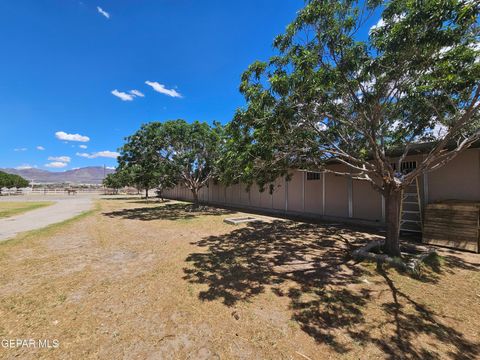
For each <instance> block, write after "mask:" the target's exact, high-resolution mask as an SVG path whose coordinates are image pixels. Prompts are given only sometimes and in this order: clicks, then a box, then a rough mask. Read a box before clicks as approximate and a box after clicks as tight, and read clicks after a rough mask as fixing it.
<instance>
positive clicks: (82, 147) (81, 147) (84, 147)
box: [78, 145, 88, 149]
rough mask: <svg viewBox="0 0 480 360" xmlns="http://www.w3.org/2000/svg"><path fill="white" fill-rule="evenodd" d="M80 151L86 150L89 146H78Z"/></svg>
mask: <svg viewBox="0 0 480 360" xmlns="http://www.w3.org/2000/svg"><path fill="white" fill-rule="evenodd" d="M78 147H79V148H80V149H86V148H87V147H88V146H87V145H78Z"/></svg>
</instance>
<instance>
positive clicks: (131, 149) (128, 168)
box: [118, 122, 177, 199]
mask: <svg viewBox="0 0 480 360" xmlns="http://www.w3.org/2000/svg"><path fill="white" fill-rule="evenodd" d="M163 129H164V125H163V124H162V123H158V122H153V123H149V124H144V125H142V126H141V128H140V129H139V130H138V131H137V132H135V134H133V135H131V136H129V137H127V138H126V143H125V144H124V145H123V147H122V148H121V149H120V157H119V159H118V160H119V168H118V172H119V174H123V175H121V177H122V179H123V180H122V181H123V182H124V181H125V177H128V179H129V180H128V182H129V185H133V186H136V187H138V188H141V189H144V190H145V196H146V198H147V199H148V191H149V189H154V188H160V189H162V190H163V189H167V188H170V187H172V186H174V185H175V184H176V179H177V174H176V173H174V168H173V167H172V166H171V164H170V162H169V161H167V160H166V159H165V158H164V157H163V156H162V153H161V149H164V148H166V143H165V137H164V136H163ZM126 174H128V175H126Z"/></svg>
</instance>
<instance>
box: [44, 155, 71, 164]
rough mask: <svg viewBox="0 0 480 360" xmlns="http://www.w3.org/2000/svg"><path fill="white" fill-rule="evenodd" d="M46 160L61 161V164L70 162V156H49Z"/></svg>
mask: <svg viewBox="0 0 480 360" xmlns="http://www.w3.org/2000/svg"><path fill="white" fill-rule="evenodd" d="M48 160H50V161H61V162H66V163H68V162H70V160H72V159H71V158H70V156H49V157H48Z"/></svg>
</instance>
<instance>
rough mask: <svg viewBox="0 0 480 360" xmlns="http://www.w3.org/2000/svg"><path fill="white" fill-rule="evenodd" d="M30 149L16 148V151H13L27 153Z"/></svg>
mask: <svg viewBox="0 0 480 360" xmlns="http://www.w3.org/2000/svg"><path fill="white" fill-rule="evenodd" d="M27 150H28V149H27V148H16V149H13V151H27Z"/></svg>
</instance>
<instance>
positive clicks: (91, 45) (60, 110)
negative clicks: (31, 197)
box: [0, 0, 304, 171]
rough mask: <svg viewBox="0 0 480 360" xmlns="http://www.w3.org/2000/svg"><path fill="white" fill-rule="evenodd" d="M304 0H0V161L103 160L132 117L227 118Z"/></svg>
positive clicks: (45, 164)
mask: <svg viewBox="0 0 480 360" xmlns="http://www.w3.org/2000/svg"><path fill="white" fill-rule="evenodd" d="M303 5H304V2H303V0H242V1H240V0H238V1H233V0H232V1H225V0H203V1H199V0H135V1H134V0H130V1H127V0H111V1H107V0H105V1H89V0H82V1H78V0H42V1H38V0H18V1H13V0H10V1H1V2H0V44H1V50H0V51H1V53H0V54H1V56H0V124H1V130H0V167H13V168H26V167H38V168H40V169H48V170H53V171H64V170H69V169H74V168H78V167H85V166H103V165H106V166H107V167H114V166H115V165H116V159H115V157H116V151H117V150H118V148H119V147H120V146H121V145H122V144H123V139H124V138H125V137H126V136H128V135H130V134H132V133H133V132H135V130H137V129H138V128H139V126H140V125H141V124H142V123H147V122H150V121H166V120H170V119H179V118H182V119H185V120H187V121H194V120H200V121H207V122H213V121H214V120H216V121H220V122H222V123H226V122H228V121H229V120H231V118H232V116H233V114H234V112H235V110H236V109H237V108H238V107H241V106H243V105H244V99H243V96H242V95H241V94H240V93H239V91H238V88H239V84H240V76H241V74H242V72H243V71H244V70H246V68H247V67H248V65H249V64H251V63H252V62H254V61H255V60H267V59H268V58H269V57H270V56H271V55H273V54H274V51H273V48H272V42H273V39H274V37H275V36H276V35H278V34H281V33H283V32H284V30H285V27H286V26H287V25H288V24H289V23H290V22H291V21H292V20H293V19H294V18H295V15H296V12H297V11H298V10H299V9H301V8H302V7H303Z"/></svg>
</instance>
